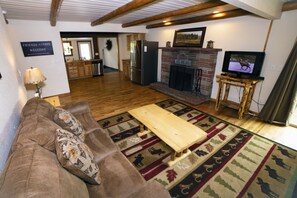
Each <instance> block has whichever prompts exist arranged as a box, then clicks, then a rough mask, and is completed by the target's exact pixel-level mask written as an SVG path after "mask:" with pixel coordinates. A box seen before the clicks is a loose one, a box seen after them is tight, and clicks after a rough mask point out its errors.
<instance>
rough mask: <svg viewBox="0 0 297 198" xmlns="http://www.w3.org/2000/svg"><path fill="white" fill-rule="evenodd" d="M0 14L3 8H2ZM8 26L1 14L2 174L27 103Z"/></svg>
mask: <svg viewBox="0 0 297 198" xmlns="http://www.w3.org/2000/svg"><path fill="white" fill-rule="evenodd" d="M0 13H2V8H1V7H0ZM7 27H8V25H6V24H5V21H4V18H3V15H2V14H0V43H1V45H0V72H1V74H2V79H0V90H1V94H0V104H1V110H0V172H2V170H3V168H4V164H5V162H6V159H7V156H8V153H9V150H10V147H11V144H12V141H13V139H14V136H15V132H16V129H17V127H18V124H19V119H20V111H21V108H22V107H23V105H24V103H25V102H26V99H27V98H26V91H25V87H24V85H23V79H22V78H21V77H20V75H19V74H18V66H19V64H18V63H17V62H16V58H15V53H14V50H13V48H12V46H11V42H10V39H9V34H8V32H7Z"/></svg>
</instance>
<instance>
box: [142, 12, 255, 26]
mask: <svg viewBox="0 0 297 198" xmlns="http://www.w3.org/2000/svg"><path fill="white" fill-rule="evenodd" d="M250 14H251V13H250V12H248V11H245V10H242V9H235V10H230V11H226V12H221V13H218V14H209V15H203V16H196V17H191V18H186V19H179V20H175V21H170V22H168V23H166V24H167V25H164V23H156V24H151V25H147V26H146V28H147V29H151V28H159V27H165V26H173V25H182V24H188V23H196V22H202V21H210V20H218V19H226V18H232V17H238V16H244V15H250Z"/></svg>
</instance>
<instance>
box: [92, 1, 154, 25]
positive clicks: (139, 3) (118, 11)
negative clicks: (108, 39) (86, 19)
mask: <svg viewBox="0 0 297 198" xmlns="http://www.w3.org/2000/svg"><path fill="white" fill-rule="evenodd" d="M154 1H158V0H134V1H131V2H129V3H127V4H125V5H123V6H122V7H120V8H118V9H116V10H114V11H112V12H110V13H108V14H106V15H104V16H103V17H100V18H99V19H96V20H95V21H93V22H92V23H91V26H95V25H100V24H102V23H104V22H106V21H108V20H110V19H113V18H116V17H119V16H121V15H123V14H126V13H128V12H131V11H133V10H135V9H138V8H141V7H143V6H145V5H147V4H150V3H153V2H154Z"/></svg>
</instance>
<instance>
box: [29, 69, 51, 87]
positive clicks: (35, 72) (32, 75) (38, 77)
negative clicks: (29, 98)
mask: <svg viewBox="0 0 297 198" xmlns="http://www.w3.org/2000/svg"><path fill="white" fill-rule="evenodd" d="M45 80H46V78H45V77H44V75H43V74H42V73H41V71H40V70H39V69H38V68H36V67H35V68H33V67H31V68H30V69H27V70H26V72H25V76H24V82H25V84H34V85H37V84H38V83H40V82H43V81H45Z"/></svg>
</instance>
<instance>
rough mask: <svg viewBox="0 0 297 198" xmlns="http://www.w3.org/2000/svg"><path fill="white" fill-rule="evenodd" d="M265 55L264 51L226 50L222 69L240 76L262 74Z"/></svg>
mask: <svg viewBox="0 0 297 198" xmlns="http://www.w3.org/2000/svg"><path fill="white" fill-rule="evenodd" d="M264 56H265V53H264V52H244V51H226V52H225V57H224V62H223V69H222V71H223V72H227V73H236V74H237V75H238V76H240V75H251V76H260V73H261V70H262V65H263V61H264Z"/></svg>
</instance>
